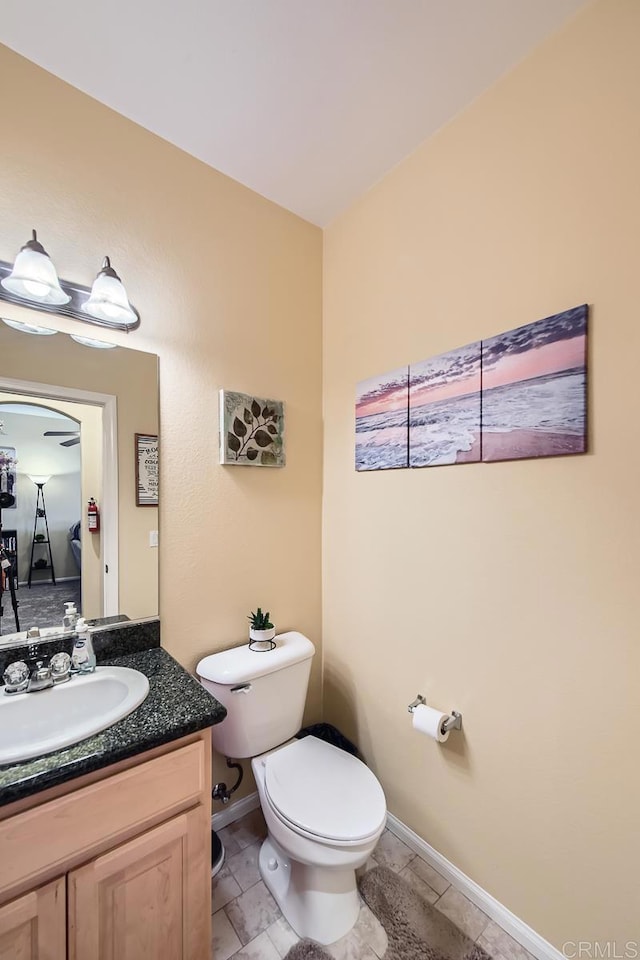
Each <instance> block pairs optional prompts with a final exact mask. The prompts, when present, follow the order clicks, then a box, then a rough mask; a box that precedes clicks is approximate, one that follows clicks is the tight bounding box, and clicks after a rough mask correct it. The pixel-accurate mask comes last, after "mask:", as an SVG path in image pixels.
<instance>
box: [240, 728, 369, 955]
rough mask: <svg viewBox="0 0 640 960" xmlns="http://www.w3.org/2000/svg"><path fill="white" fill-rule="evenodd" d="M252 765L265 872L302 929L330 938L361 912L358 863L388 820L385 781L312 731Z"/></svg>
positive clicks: (277, 897)
mask: <svg viewBox="0 0 640 960" xmlns="http://www.w3.org/2000/svg"><path fill="white" fill-rule="evenodd" d="M251 767H252V770H253V773H254V776H255V780H256V784H257V787H258V794H259V796H260V802H261V805H262V811H263V814H264V818H265V821H266V823H267V829H268V831H269V835H268V837H267V839H266V840H265V841H264V843H263V845H262V848H261V850H260V858H259V866H260V874H261V876H262V878H263V880H264V882H265V884H266V886H267V888H268V889H269V891H270V893H271V894H272V896H273V897H274V899H275V901H276V903H277V904H278V906H279V907H280V910H281V911H282V913H283V915H284V916H285V918H286V919H287V920H288V922H289V924H290V925H291V926H292V927H293V929H294V930H295V932H296V933H297V934H298V936H300V937H309V938H310V939H312V940H316V941H318V943H323V944H328V943H333V942H334V941H335V940H339V939H340V937H342V936H344V935H345V934H346V933H348V931H349V930H350V929H351V927H352V926H353V925H354V923H355V922H356V920H357V918H358V912H359V908H360V904H359V900H358V892H357V887H356V875H355V871H356V870H357V869H358V867H361V866H362V865H363V864H364V863H366V861H367V860H368V858H369V856H370V855H371V853H372V852H373V850H374V848H375V845H376V843H377V842H378V838H379V837H380V834H381V833H382V831H383V830H384V827H385V821H386V803H385V799H384V793H383V791H382V787H381V786H380V784H379V783H378V781H377V779H376V777H375V776H374V774H373V773H372V772H371V771H370V770H369V768H368V767H366V766H365V765H364V764H363V763H362V762H361V761H360V760H358V759H356V758H355V757H353V756H351V755H350V754H348V753H345V752H344V751H343V750H339V749H338V748H337V747H334V746H332V745H331V744H329V743H325V742H324V741H322V740H318V739H316V738H315V737H304V738H303V739H301V740H294V741H292V742H290V743H288V744H286V745H285V746H283V747H279V748H278V749H276V750H273V751H270V752H269V753H267V754H263V755H261V756H259V757H255V758H254V759H253V760H252V762H251Z"/></svg>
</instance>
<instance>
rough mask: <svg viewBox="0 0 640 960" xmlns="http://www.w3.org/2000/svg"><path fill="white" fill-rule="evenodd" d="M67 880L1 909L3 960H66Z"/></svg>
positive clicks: (59, 878)
mask: <svg viewBox="0 0 640 960" xmlns="http://www.w3.org/2000/svg"><path fill="white" fill-rule="evenodd" d="M66 944H67V916H66V905H65V881H64V877H58V879H57V880H54V881H53V882H52V883H47V884H46V885H45V886H43V887H39V888H38V889H37V890H31V891H30V892H29V893H25V894H24V895H23V896H22V897H18V899H17V900H12V901H11V902H10V903H6V904H5V905H4V906H2V907H0V960H18V958H20V960H22V958H24V960H65V958H66V956H67V946H66Z"/></svg>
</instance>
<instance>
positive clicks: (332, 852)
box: [196, 631, 387, 944]
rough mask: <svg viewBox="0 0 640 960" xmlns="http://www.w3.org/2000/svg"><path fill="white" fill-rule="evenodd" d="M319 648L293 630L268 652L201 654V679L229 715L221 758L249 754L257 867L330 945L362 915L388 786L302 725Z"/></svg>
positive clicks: (221, 728) (303, 930)
mask: <svg viewBox="0 0 640 960" xmlns="http://www.w3.org/2000/svg"><path fill="white" fill-rule="evenodd" d="M314 653H315V649H314V646H313V644H312V643H311V641H310V640H309V639H308V637H305V636H304V635H303V634H301V633H298V632H297V631H290V632H289V633H283V634H279V635H278V636H277V637H276V638H275V647H274V648H273V650H270V651H268V652H257V651H254V650H251V649H250V648H249V647H248V646H247V645H246V644H244V645H243V646H239V647H232V648H230V649H228V650H222V651H220V652H219V653H213V654H210V655H209V656H207V657H204V658H203V659H202V660H201V661H200V662H199V663H198V666H197V668H196V670H197V674H198V677H199V679H200V682H201V683H202V685H203V686H204V687H205V688H206V689H207V690H209V691H210V692H211V693H212V694H213V696H214V697H216V699H217V700H219V701H220V703H222V704H223V705H224V707H225V708H226V710H227V716H226V717H225V719H224V720H223V721H222V722H221V723H218V724H216V725H215V726H214V727H213V728H212V731H211V738H212V741H213V746H214V748H215V749H216V750H217V751H218V753H220V754H221V755H222V756H223V757H227V758H228V759H231V758H233V759H234V760H240V759H243V758H246V759H248V758H250V757H251V758H252V760H251V766H252V769H253V773H254V776H255V780H256V784H257V787H258V794H259V797H260V803H261V805H262V811H263V813H264V818H265V821H266V823H267V829H268V836H267V839H266V840H265V841H264V844H263V845H262V848H261V850H260V858H259V864H260V873H261V875H262V877H263V879H264V882H265V884H266V886H267V888H268V889H269V890H270V892H271V893H272V895H273V897H274V898H275V900H276V902H277V903H278V905H279V907H280V909H281V911H282V913H283V914H284V916H285V918H286V919H287V920H288V921H289V923H290V924H291V926H292V927H293V929H294V930H295V931H296V933H297V934H298V935H299V936H301V937H309V938H310V939H312V940H317V941H318V943H323V944H328V943H333V942H334V941H335V940H339V939H340V937H342V936H344V935H345V933H348V931H349V930H350V929H351V927H352V926H353V924H354V923H355V922H356V920H357V918H358V911H359V902H358V892H357V889H356V875H355V871H356V870H357V869H358V867H361V866H362V865H363V864H364V863H366V861H367V858H368V857H369V856H370V854H371V853H372V851H373V849H374V847H375V845H376V843H377V841H378V838H379V836H380V834H381V833H382V831H383V830H384V826H385V821H386V814H387V809H386V803H385V799H384V793H383V791H382V787H381V786H380V784H379V783H378V781H377V779H376V777H375V776H374V774H373V773H372V772H371V770H369V768H368V767H367V766H365V764H364V763H362V762H361V761H360V760H358V759H357V758H356V757H353V756H351V754H349V753H346V752H345V751H344V750H340V749H338V747H334V746H333V745H332V744H329V743H325V741H324V740H318V739H317V738H316V737H302V738H301V739H292V738H293V737H294V736H295V734H296V733H297V732H298V731H299V730H300V727H301V725H302V717H303V712H304V705H305V699H306V695H307V686H308V683H309V674H310V672H311V660H312V658H313V655H314Z"/></svg>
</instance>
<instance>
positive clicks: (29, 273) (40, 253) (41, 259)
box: [0, 230, 71, 306]
mask: <svg viewBox="0 0 640 960" xmlns="http://www.w3.org/2000/svg"><path fill="white" fill-rule="evenodd" d="M0 283H2V286H3V287H4V288H5V290H8V291H9V293H12V294H13V295H14V296H15V297H20V298H21V299H23V300H30V301H31V302H32V303H44V304H51V305H54V306H61V305H62V304H65V303H69V300H71V297H70V296H69V295H68V294H67V293H65V292H64V290H63V289H62V287H61V286H60V283H59V281H58V274H57V273H56V268H55V267H54V265H53V264H52V262H51V260H50V259H49V254H48V253H47V251H46V250H45V249H44V247H43V246H42V244H41V243H40V242H39V241H38V238H37V236H36V231H35V230H34V231H33V239H31V240H29V241H28V243H25V245H24V247H22V249H21V250H20V253H19V254H18V256H17V257H16V261H15V263H14V265H13V270H12V271H11V273H10V274H9V276H8V277H4V278H3V280H1V281H0Z"/></svg>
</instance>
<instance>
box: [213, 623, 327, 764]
mask: <svg viewBox="0 0 640 960" xmlns="http://www.w3.org/2000/svg"><path fill="white" fill-rule="evenodd" d="M275 644H276V647H275V649H274V650H269V651H257V650H250V649H249V645H248V644H244V645H243V646H241V647H233V648H232V649H231V650H223V651H221V652H220V653H212V654H211V655H210V656H208V657H204V659H202V660H201V661H200V663H199V664H198V666H197V667H196V673H197V674H198V679H199V680H200V683H201V684H202V685H203V686H204V687H205V688H206V689H207V690H208V691H209V692H210V693H211V694H212V695H213V696H214V697H215V698H216V700H219V701H220V703H221V704H223V706H225V707H226V708H227V716H226V717H225V719H224V720H223V721H222V723H217V724H215V726H213V727H212V728H211V737H212V741H213V746H214V747H215V749H216V750H217V751H218V753H221V754H222V755H223V756H225V757H231V758H233V759H234V760H240V759H242V758H243V757H257V756H258V755H259V754H261V753H265V752H266V751H267V750H271V749H273V748H274V747H277V746H279V745H280V744H281V743H284V742H285V741H286V740H289V739H291V737H292V736H293V735H294V734H296V733H297V732H298V730H299V729H300V727H301V725H302V714H303V712H304V704H305V700H306V698H307V687H308V685H309V674H310V673H311V660H312V658H313V655H314V653H315V648H314V646H313V644H312V643H311V640H309V639H308V638H307V637H305V636H304V635H303V634H301V633H297V632H296V631H291V632H290V633H281V634H280V635H279V636H277V637H276V638H275Z"/></svg>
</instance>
